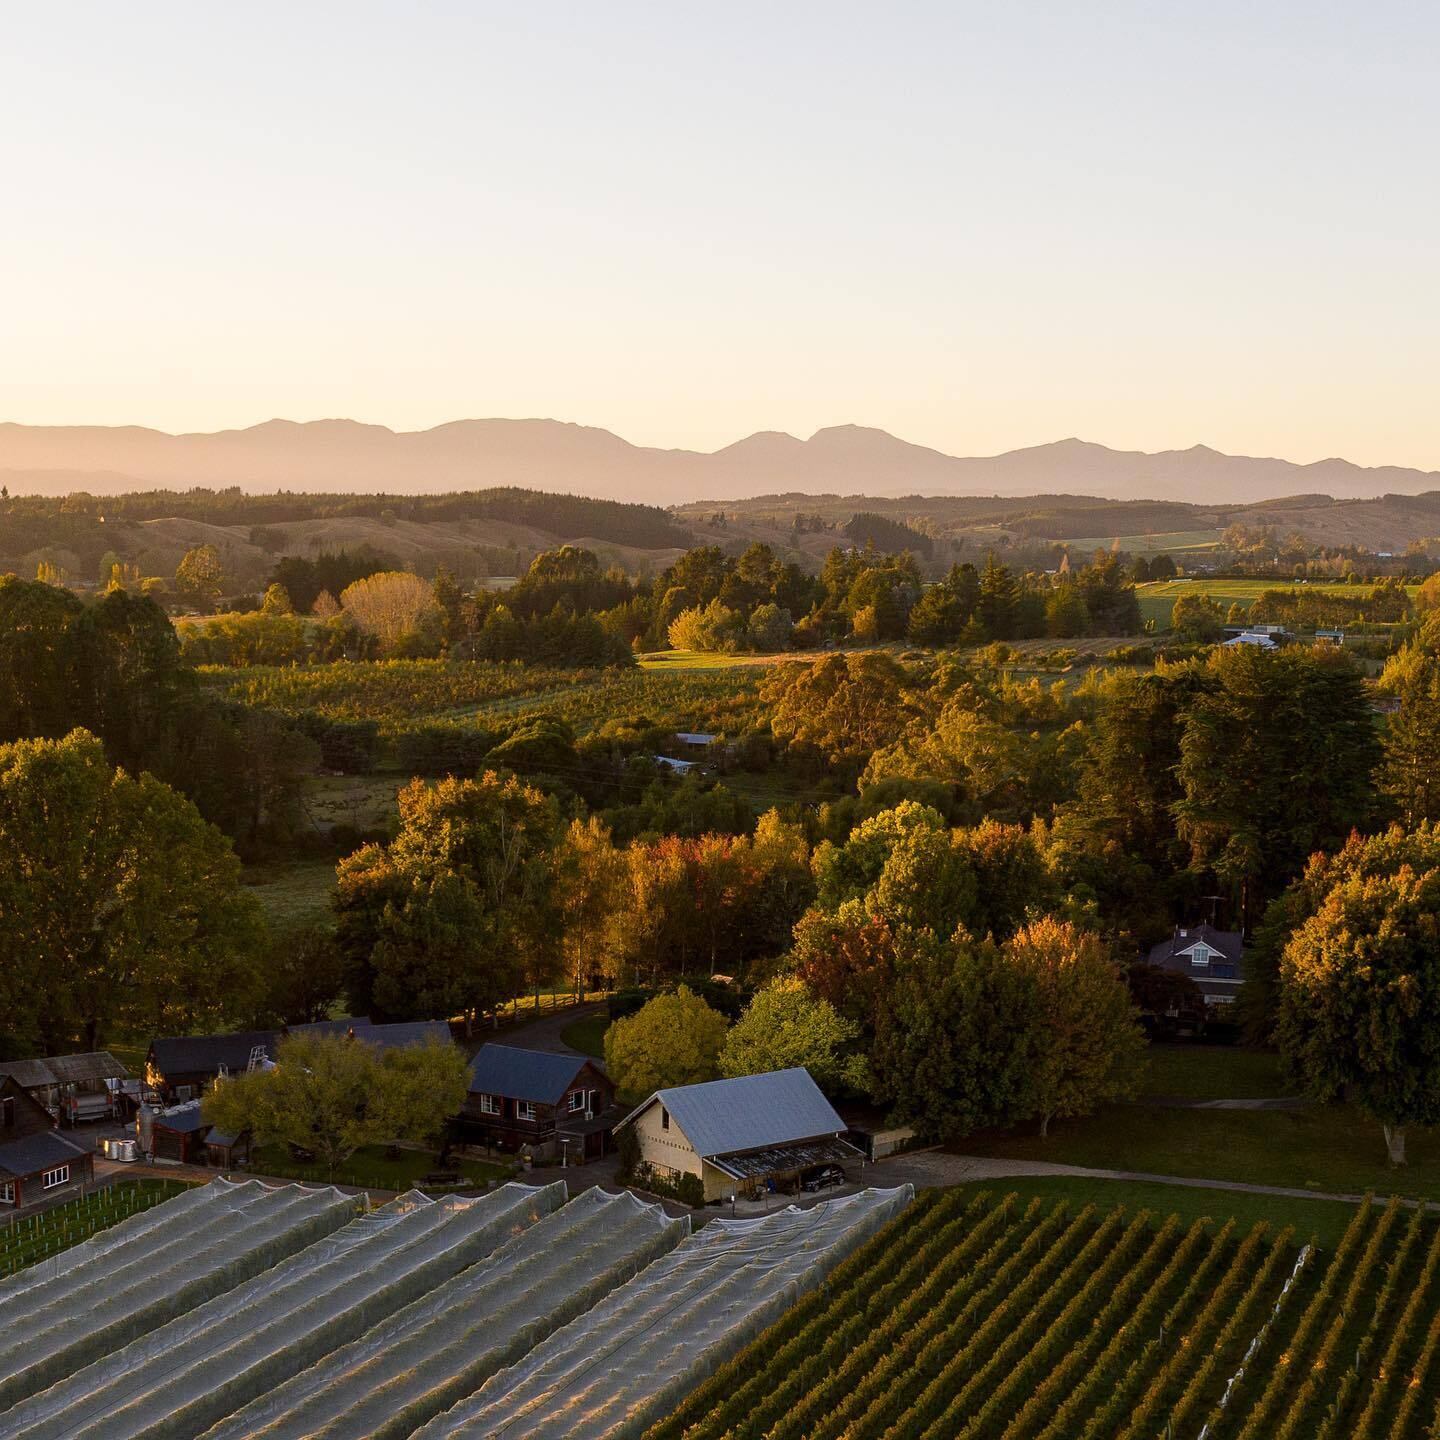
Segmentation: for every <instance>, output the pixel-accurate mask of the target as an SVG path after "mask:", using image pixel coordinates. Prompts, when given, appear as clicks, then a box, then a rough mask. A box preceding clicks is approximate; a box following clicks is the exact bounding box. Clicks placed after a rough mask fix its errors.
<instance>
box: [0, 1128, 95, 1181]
mask: <svg viewBox="0 0 1440 1440" xmlns="http://www.w3.org/2000/svg"><path fill="white" fill-rule="evenodd" d="M88 1153H89V1152H88V1151H87V1150H82V1149H81V1148H80V1146H78V1145H76V1144H75V1143H74V1142H73V1141H70V1140H67V1139H66V1138H65V1137H64V1136H63V1135H61V1134H59V1133H58V1132H57V1131H55V1130H42V1131H40V1133H39V1134H38V1135H26V1136H24V1137H23V1138H21V1139H19V1140H11V1141H10V1142H9V1143H8V1144H6V1145H0V1174H6V1175H15V1176H21V1177H23V1176H26V1175H36V1174H39V1172H40V1171H42V1170H49V1169H51V1168H52V1167H54V1166H56V1165H70V1164H73V1163H74V1161H75V1159H76V1158H77V1157H79V1158H82V1159H83V1158H84V1156H86V1155H87V1154H88Z"/></svg>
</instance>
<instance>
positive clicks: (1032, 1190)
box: [956, 1175, 1355, 1249]
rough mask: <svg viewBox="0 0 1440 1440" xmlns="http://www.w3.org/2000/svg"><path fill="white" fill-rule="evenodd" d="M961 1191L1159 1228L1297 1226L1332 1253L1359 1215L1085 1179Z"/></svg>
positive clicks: (1268, 1199) (1224, 1193)
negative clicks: (1085, 1209) (1142, 1213)
mask: <svg viewBox="0 0 1440 1440" xmlns="http://www.w3.org/2000/svg"><path fill="white" fill-rule="evenodd" d="M956 1188H957V1189H961V1190H969V1191H972V1192H976V1193H978V1192H979V1191H981V1190H988V1191H989V1192H990V1193H991V1194H992V1195H994V1196H996V1197H997V1198H998V1197H1000V1196H1003V1195H1009V1194H1011V1193H1012V1192H1013V1193H1014V1194H1015V1195H1016V1196H1017V1197H1018V1198H1019V1200H1020V1203H1021V1204H1022V1205H1024V1204H1027V1203H1028V1202H1029V1201H1030V1200H1032V1199H1034V1197H1035V1196H1037V1195H1039V1196H1042V1197H1044V1198H1045V1199H1047V1200H1051V1199H1053V1200H1069V1201H1070V1202H1071V1204H1072V1206H1073V1207H1074V1208H1075V1209H1077V1210H1078V1209H1080V1207H1082V1206H1084V1205H1090V1204H1093V1205H1095V1206H1096V1207H1097V1208H1098V1209H1100V1210H1103V1211H1109V1210H1112V1209H1113V1208H1114V1207H1115V1206H1116V1205H1124V1206H1125V1207H1126V1209H1127V1210H1129V1211H1130V1212H1131V1213H1132V1214H1133V1213H1134V1212H1135V1211H1137V1210H1151V1211H1153V1212H1154V1216H1155V1223H1156V1224H1157V1225H1159V1224H1161V1223H1163V1222H1164V1220H1165V1219H1166V1217H1167V1216H1170V1215H1178V1216H1179V1217H1180V1218H1181V1219H1182V1220H1183V1221H1185V1222H1186V1223H1187V1224H1189V1223H1190V1222H1191V1221H1193V1220H1199V1219H1201V1218H1203V1217H1209V1218H1210V1219H1212V1220H1214V1221H1215V1222H1216V1224H1223V1223H1224V1222H1225V1221H1226V1220H1229V1219H1232V1218H1233V1219H1234V1221H1235V1226H1236V1229H1237V1230H1238V1231H1239V1232H1240V1233H1241V1234H1244V1233H1245V1232H1246V1231H1248V1230H1249V1229H1250V1227H1251V1226H1252V1225H1254V1224H1255V1222H1256V1221H1257V1220H1268V1221H1269V1222H1270V1223H1271V1224H1272V1225H1273V1226H1274V1227H1275V1228H1276V1229H1277V1230H1281V1229H1284V1227H1285V1226H1286V1225H1293V1226H1294V1227H1295V1233H1296V1235H1297V1237H1298V1238H1299V1239H1300V1240H1301V1241H1304V1240H1308V1239H1309V1238H1310V1236H1311V1235H1314V1236H1316V1237H1317V1238H1318V1239H1319V1241H1320V1243H1321V1245H1323V1246H1326V1247H1327V1248H1331V1249H1333V1248H1334V1246H1335V1245H1336V1244H1338V1242H1339V1240H1340V1236H1341V1235H1342V1234H1343V1233H1344V1230H1345V1227H1346V1226H1347V1225H1348V1224H1349V1223H1350V1221H1351V1219H1352V1218H1353V1217H1354V1214H1355V1207H1354V1206H1353V1205H1348V1204H1345V1203H1344V1202H1342V1201H1338V1200H1290V1199H1285V1198H1283V1197H1278V1198H1277V1197H1274V1196H1270V1195H1246V1194H1244V1193H1243V1192H1241V1191H1235V1190H1196V1189H1193V1188H1191V1187H1189V1186H1185V1185H1149V1184H1140V1183H1138V1182H1135V1181H1128V1180H1091V1179H1088V1178H1086V1177H1083V1176H1081V1177H1073V1178H1072V1177H1070V1176H1060V1175H1043V1176H1033V1177H1032V1176H1015V1177H1014V1178H1006V1179H1001V1180H986V1181H983V1182H981V1181H974V1182H972V1183H970V1184H967V1185H961V1186H957V1187H956Z"/></svg>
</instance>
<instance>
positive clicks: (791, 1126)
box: [622, 1066, 845, 1159]
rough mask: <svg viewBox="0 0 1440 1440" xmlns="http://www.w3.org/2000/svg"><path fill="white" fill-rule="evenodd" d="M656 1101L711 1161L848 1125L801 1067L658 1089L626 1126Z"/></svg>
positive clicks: (841, 1129) (837, 1130)
mask: <svg viewBox="0 0 1440 1440" xmlns="http://www.w3.org/2000/svg"><path fill="white" fill-rule="evenodd" d="M656 1102H659V1103H660V1104H662V1105H663V1106H664V1107H665V1108H666V1109H667V1110H668V1111H669V1112H670V1118H671V1120H672V1121H674V1123H675V1124H677V1125H678V1126H679V1127H680V1129H681V1131H682V1132H683V1134H684V1136H685V1138H686V1139H687V1140H688V1141H689V1142H690V1144H691V1146H692V1147H693V1148H694V1150H695V1153H696V1154H697V1155H700V1156H702V1157H704V1158H707V1159H708V1158H709V1157H710V1156H712V1155H729V1154H732V1153H734V1152H735V1151H739V1150H764V1149H768V1148H770V1147H772V1146H775V1145H790V1144H793V1143H794V1142H795V1141H797V1140H814V1139H817V1138H819V1137H820V1136H822V1135H843V1134H844V1133H845V1122H844V1121H843V1120H842V1119H841V1118H840V1117H839V1116H838V1115H837V1114H836V1113H835V1110H834V1107H833V1106H832V1105H831V1104H830V1102H829V1101H828V1100H827V1099H826V1098H825V1097H824V1095H822V1094H821V1093H820V1087H819V1086H818V1085H817V1084H816V1083H815V1082H814V1080H812V1079H811V1078H810V1072H809V1071H808V1070H806V1069H804V1068H803V1067H799V1066H797V1067H796V1068H795V1069H792V1070H772V1071H770V1072H769V1073H767V1074H764V1075H745V1076H742V1077H740V1078H739V1079H736V1080H710V1081H707V1082H706V1083H705V1084H702V1085H677V1086H675V1087H674V1088H673V1089H669V1090H657V1091H656V1092H655V1093H654V1094H653V1095H652V1096H651V1097H650V1098H649V1099H648V1100H646V1101H645V1102H644V1103H643V1104H641V1105H638V1106H637V1107H636V1108H635V1109H634V1110H632V1111H631V1112H630V1114H629V1115H627V1116H626V1117H625V1120H624V1121H623V1122H622V1123H624V1124H626V1125H628V1124H629V1123H630V1122H631V1121H632V1120H634V1119H635V1117H636V1116H637V1115H639V1114H640V1113H641V1112H642V1111H644V1110H646V1109H648V1108H649V1107H650V1106H651V1105H653V1104H655V1103H656Z"/></svg>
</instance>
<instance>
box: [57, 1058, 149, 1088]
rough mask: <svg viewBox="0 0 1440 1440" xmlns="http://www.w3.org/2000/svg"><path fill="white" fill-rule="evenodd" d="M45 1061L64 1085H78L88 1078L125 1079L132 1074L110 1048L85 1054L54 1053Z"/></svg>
mask: <svg viewBox="0 0 1440 1440" xmlns="http://www.w3.org/2000/svg"><path fill="white" fill-rule="evenodd" d="M45 1063H46V1064H47V1065H48V1066H49V1067H50V1070H51V1073H52V1074H53V1075H54V1076H55V1078H56V1079H57V1080H58V1081H59V1082H60V1083H61V1084H62V1085H78V1084H81V1083H83V1082H84V1081H86V1080H125V1079H127V1078H128V1077H129V1074H130V1072H129V1071H128V1070H127V1069H126V1068H125V1067H124V1066H123V1065H122V1064H121V1063H120V1062H119V1061H118V1060H117V1059H116V1058H115V1057H114V1056H113V1055H112V1054H111V1053H110V1052H109V1051H108V1050H93V1051H91V1052H89V1053H88V1054H85V1055H52V1056H51V1057H50V1058H49V1059H48V1060H46V1062H45Z"/></svg>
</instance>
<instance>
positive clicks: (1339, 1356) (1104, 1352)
mask: <svg viewBox="0 0 1440 1440" xmlns="http://www.w3.org/2000/svg"><path fill="white" fill-rule="evenodd" d="M1162 1198H1168V1197H1162ZM1162 1216H1163V1217H1167V1218H1163V1219H1162ZM1332 1233H1333V1232H1332ZM1309 1238H1310V1237H1309V1236H1308V1235H1306V1234H1303V1233H1300V1232H1298V1231H1295V1230H1292V1229H1289V1228H1281V1229H1278V1230H1277V1229H1276V1227H1274V1226H1273V1225H1267V1224H1265V1223H1263V1222H1262V1223H1259V1224H1256V1225H1255V1226H1253V1227H1249V1226H1246V1225H1244V1224H1235V1223H1227V1224H1225V1225H1223V1226H1216V1225H1215V1224H1214V1223H1212V1222H1210V1221H1207V1220H1206V1219H1203V1218H1198V1217H1197V1218H1194V1219H1190V1218H1188V1217H1186V1216H1184V1215H1181V1214H1178V1213H1173V1212H1171V1211H1167V1210H1165V1209H1161V1210H1158V1211H1156V1212H1150V1211H1147V1210H1143V1209H1142V1210H1138V1211H1136V1210H1133V1209H1108V1210H1107V1209H1106V1208H1105V1207H1104V1206H1103V1205H1096V1204H1091V1203H1086V1202H1085V1201H1084V1197H1083V1196H1080V1195H1076V1196H1075V1197H1073V1198H1071V1199H1068V1200H1062V1201H1059V1202H1056V1201H1053V1200H1052V1199H1051V1198H1050V1197H1048V1196H1045V1197H1042V1196H1039V1195H1035V1196H1033V1197H1030V1198H1028V1199H1027V1197H1026V1196H1025V1195H1024V1194H1022V1193H1020V1192H1018V1191H1012V1192H1010V1193H1008V1194H1004V1193H1003V1192H998V1191H997V1192H992V1193H991V1194H990V1195H988V1196H986V1195H981V1194H975V1193H972V1192H970V1191H968V1190H952V1191H948V1192H935V1193H932V1194H930V1195H927V1196H925V1197H922V1198H921V1199H920V1200H918V1201H917V1202H916V1203H915V1204H914V1205H912V1206H911V1207H910V1209H909V1210H907V1211H906V1212H904V1213H903V1214H902V1215H901V1216H900V1217H899V1218H898V1219H897V1220H895V1221H893V1222H892V1223H891V1224H890V1225H888V1226H887V1227H886V1228H885V1229H884V1230H883V1231H881V1232H880V1234H879V1235H877V1236H876V1237H874V1238H873V1239H872V1240H871V1241H870V1242H868V1243H867V1244H866V1245H865V1246H863V1247H862V1248H861V1249H860V1250H858V1251H857V1252H856V1253H855V1254H854V1255H853V1256H851V1257H850V1259H849V1260H847V1261H846V1262H845V1263H844V1264H842V1265H841V1266H840V1267H839V1269H838V1270H837V1271H836V1272H835V1273H834V1274H833V1275H832V1276H831V1277H830V1279H829V1281H828V1283H827V1284H826V1285H825V1286H823V1287H821V1288H820V1289H819V1290H817V1291H815V1292H813V1293H811V1294H810V1295H808V1296H807V1297H806V1298H805V1299H803V1300H801V1301H800V1302H799V1303H798V1304H797V1305H795V1306H793V1307H792V1308H791V1309H790V1310H789V1311H788V1312H786V1314H785V1315H783V1316H782V1317H781V1318H780V1319H779V1320H778V1321H777V1322H776V1323H775V1324H773V1325H772V1326H771V1327H770V1329H769V1330H767V1331H765V1332H764V1333H763V1334H762V1335H760V1336H759V1337H758V1339H756V1340H755V1341H754V1342H753V1343H752V1344H751V1345H750V1346H749V1347H748V1348H747V1349H745V1350H744V1351H742V1352H741V1353H740V1354H739V1355H738V1356H737V1357H735V1358H734V1359H733V1360H732V1361H731V1362H730V1363H729V1364H727V1365H724V1366H722V1367H721V1368H720V1369H719V1370H718V1371H716V1372H715V1374H714V1375H713V1376H711V1378H710V1379H709V1380H707V1381H706V1382H705V1383H704V1384H702V1385H701V1386H700V1387H699V1388H698V1389H697V1390H696V1391H695V1392H693V1393H692V1394H691V1396H690V1397H689V1398H688V1399H687V1400H686V1401H685V1402H684V1403H682V1404H681V1405H680V1406H679V1407H677V1409H676V1410H675V1411H674V1412H672V1413H671V1414H670V1415H669V1416H667V1417H666V1418H665V1419H664V1420H662V1421H660V1422H659V1423H658V1424H656V1425H654V1426H652V1427H651V1428H650V1430H649V1431H648V1432H647V1433H646V1437H645V1440H681V1437H684V1440H722V1437H724V1440H760V1437H765V1440H842V1437H843V1440H982V1437H984V1440H1101V1437H1104V1440H1112V1437H1113V1440H1159V1437H1174V1440H1181V1437H1183V1440H1195V1437H1197V1436H1199V1435H1200V1434H1201V1433H1202V1432H1203V1433H1204V1434H1205V1435H1207V1436H1209V1437H1214V1440H1262V1437H1263V1440H1270V1437H1277V1440H1298V1437H1299V1436H1301V1435H1303V1436H1306V1437H1307V1440H1309V1437H1318V1440H1378V1437H1381V1436H1388V1437H1389V1440H1420V1437H1423V1436H1427V1435H1432V1434H1434V1431H1433V1430H1432V1428H1431V1427H1432V1425H1433V1424H1434V1422H1435V1419H1436V1408H1435V1399H1436V1391H1437V1371H1440V1322H1437V1321H1436V1320H1434V1319H1433V1318H1432V1317H1433V1316H1434V1315H1435V1314H1436V1313H1437V1307H1440V1222H1437V1221H1436V1220H1435V1218H1434V1217H1432V1216H1429V1215H1426V1214H1424V1213H1423V1212H1421V1211H1418V1210H1416V1211H1407V1210H1405V1209H1403V1208H1400V1207H1398V1206H1395V1205H1391V1206H1387V1207H1386V1208H1384V1209H1383V1210H1381V1209H1378V1208H1376V1207H1373V1206H1365V1207H1356V1208H1354V1209H1353V1210H1352V1212H1351V1216H1350V1218H1349V1221H1348V1224H1347V1225H1346V1228H1345V1229H1344V1231H1343V1232H1342V1233H1340V1234H1339V1235H1336V1236H1335V1238H1334V1239H1333V1240H1332V1241H1330V1242H1329V1243H1328V1244H1327V1243H1324V1242H1322V1243H1321V1244H1320V1245H1319V1246H1310V1245H1308V1244H1307V1242H1308V1240H1309Z"/></svg>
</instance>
